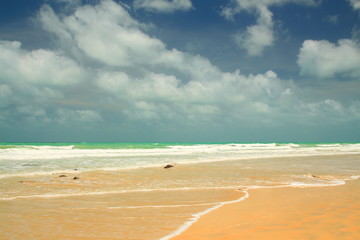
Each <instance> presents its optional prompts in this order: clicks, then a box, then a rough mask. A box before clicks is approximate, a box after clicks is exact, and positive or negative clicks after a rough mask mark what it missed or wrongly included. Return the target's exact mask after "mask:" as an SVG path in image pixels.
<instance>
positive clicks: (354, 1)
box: [348, 0, 360, 10]
mask: <svg viewBox="0 0 360 240" xmlns="http://www.w3.org/2000/svg"><path fill="white" fill-rule="evenodd" d="M348 1H349V2H350V5H351V6H352V7H353V8H354V9H355V10H358V9H360V0H348Z"/></svg>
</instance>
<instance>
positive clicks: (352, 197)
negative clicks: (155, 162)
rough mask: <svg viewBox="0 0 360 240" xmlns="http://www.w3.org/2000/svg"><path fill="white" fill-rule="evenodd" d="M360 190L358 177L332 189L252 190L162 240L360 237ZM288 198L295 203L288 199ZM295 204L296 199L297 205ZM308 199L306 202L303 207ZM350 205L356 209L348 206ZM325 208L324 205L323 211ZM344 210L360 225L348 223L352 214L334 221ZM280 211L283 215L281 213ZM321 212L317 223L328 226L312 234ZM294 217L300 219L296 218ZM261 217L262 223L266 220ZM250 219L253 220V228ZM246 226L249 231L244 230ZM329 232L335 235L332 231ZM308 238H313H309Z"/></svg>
mask: <svg viewBox="0 0 360 240" xmlns="http://www.w3.org/2000/svg"><path fill="white" fill-rule="evenodd" d="M359 187H360V179H359V177H357V178H356V179H353V180H347V181H346V182H345V184H338V185H332V186H331V185H329V186H280V187H279V186H273V187H265V188H253V189H248V190H246V191H245V192H246V193H248V192H249V193H248V195H247V197H245V198H244V199H242V200H240V201H231V202H228V203H225V204H223V205H221V206H219V207H217V208H215V209H211V210H210V211H208V212H206V213H207V214H203V215H201V216H200V217H201V218H200V217H199V219H197V220H196V221H194V222H193V223H192V224H191V225H190V226H188V227H187V228H186V229H181V231H180V228H179V229H178V230H177V231H178V232H177V231H175V232H177V234H174V233H172V234H169V235H168V236H170V237H167V238H161V239H160V240H168V239H169V240H206V239H213V240H233V239H240V237H241V239H254V240H260V239H261V240H263V239H284V240H285V239H299V240H300V239H302V240H304V239H310V238H311V237H310V236H317V237H318V238H316V239H324V240H325V239H327V240H337V239H340V238H339V235H347V236H341V239H349V240H350V239H359V238H360V227H359V225H358V223H360V217H359V216H360V207H357V206H356V205H357V204H356V203H357V202H359V201H358V200H360V193H359V192H358V191H356V190H358V189H359ZM334 190H335V191H334ZM265 196H268V198H265ZM269 196H270V198H269ZM334 196H337V197H338V198H336V197H334ZM331 197H333V198H331ZM287 198H290V199H288V200H286V199H287ZM329 198H331V199H332V202H330V201H329ZM269 199H270V201H269ZM281 199H282V200H281ZM284 199H285V200H284ZM292 200H294V201H293V202H291V201H292ZM302 200H306V201H304V202H302V203H300V202H301V201H302ZM276 201H278V202H276ZM269 202H270V203H269ZM281 204H284V206H280V205H281ZM298 204H300V205H302V206H303V207H302V208H301V209H294V205H296V206H297V205H298ZM346 204H349V205H350V206H349V205H348V206H346ZM351 204H353V205H351ZM291 205H293V206H291ZM269 206H271V207H272V208H271V209H273V210H272V211H270V212H269V211H267V210H269V208H268V207H269ZM322 206H324V207H323V208H322ZM254 207H255V208H254ZM340 207H342V208H343V209H346V208H348V209H346V210H344V212H352V213H353V215H354V216H353V217H354V219H355V220H357V221H355V220H354V221H351V220H348V221H347V222H346V224H345V223H344V217H346V215H344V216H343V217H340V216H341V214H340V215H339V213H337V215H335V216H337V217H339V218H335V219H334V216H332V214H333V215H334V211H337V208H340ZM292 208H293V209H292ZM295 208H296V207H295ZM274 209H276V210H279V209H280V211H279V212H277V211H276V210H274ZM281 209H282V210H281ZM289 209H291V211H289ZM322 209H323V213H322ZM324 209H325V210H324ZM330 210H334V211H330ZM316 211H318V212H317V213H316V214H317V215H321V214H324V216H322V218H321V219H317V221H318V222H320V223H317V224H318V225H321V224H322V225H323V226H322V227H320V226H319V227H318V229H317V228H316V227H314V226H313V227H312V228H314V229H315V230H316V229H317V230H319V231H318V232H316V231H314V232H311V231H310V230H309V229H307V228H302V225H306V224H305V223H306V222H309V223H314V222H315V221H314V219H312V218H316V217H314V216H313V215H316V214H315V213H314V212H316ZM326 211H330V212H328V213H327V214H328V216H326V213H324V212H326ZM291 214H294V215H297V216H296V217H292V216H291ZM301 215H302V216H301ZM257 219H262V221H261V220H260V221H259V220H257ZM301 219H302V220H301ZM304 219H307V220H304ZM249 221H253V222H252V223H251V224H249ZM277 221H280V222H281V221H282V222H281V223H278V225H277V226H276V227H274V226H271V225H272V224H271V223H273V224H274V225H276V222H277ZM321 221H322V222H321ZM334 224H335V225H334ZM336 224H338V225H341V224H343V225H344V228H347V229H354V230H355V231H347V232H346V231H342V230H339V231H338V232H337V231H334V228H335V227H334V226H336ZM315 225H316V224H315ZM214 226H217V227H214ZM236 226H237V227H238V228H237V227H236ZM291 226H294V228H291ZM241 227H244V228H243V229H241ZM230 229H231V230H230ZM292 231H293V232H292ZM328 231H330V232H331V233H327V232H328ZM289 234H292V237H291V238H289ZM319 234H320V235H321V234H325V235H326V237H325V236H319ZM305 235H307V236H308V238H306V237H305V238H304V236H305ZM353 235H354V236H353Z"/></svg>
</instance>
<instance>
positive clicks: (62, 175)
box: [59, 174, 67, 177]
mask: <svg viewBox="0 0 360 240" xmlns="http://www.w3.org/2000/svg"><path fill="white" fill-rule="evenodd" d="M59 177H67V176H66V175H64V174H62V175H59Z"/></svg>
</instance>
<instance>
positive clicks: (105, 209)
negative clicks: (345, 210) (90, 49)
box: [0, 143, 360, 240]
mask: <svg viewBox="0 0 360 240" xmlns="http://www.w3.org/2000/svg"><path fill="white" fill-rule="evenodd" d="M359 156H360V143H1V144H0V209H1V212H2V213H1V215H0V222H1V223H0V239H142V240H147V239H162V240H166V239H170V238H171V237H172V236H175V235H177V234H179V233H180V232H182V231H184V230H185V229H186V228H187V227H189V226H190V225H191V224H192V223H194V222H196V221H197V220H198V219H199V218H200V217H201V216H202V215H204V214H206V213H208V212H210V211H212V210H214V209H216V208H218V207H220V206H222V205H224V204H227V203H230V202H236V201H242V200H244V199H245V198H247V197H249V196H248V193H247V190H248V189H256V188H278V187H289V186H290V187H321V186H336V185H341V184H345V182H346V181H350V180H353V179H358V178H359V176H360V157H359ZM167 164H171V165H173V166H174V167H172V168H169V169H164V166H166V165H167ZM19 225H21V226H22V227H21V228H19Z"/></svg>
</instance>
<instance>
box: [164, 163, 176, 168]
mask: <svg viewBox="0 0 360 240" xmlns="http://www.w3.org/2000/svg"><path fill="white" fill-rule="evenodd" d="M172 167H174V165H172V164H168V165H166V166H165V167H164V168H165V169H166V168H172Z"/></svg>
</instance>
